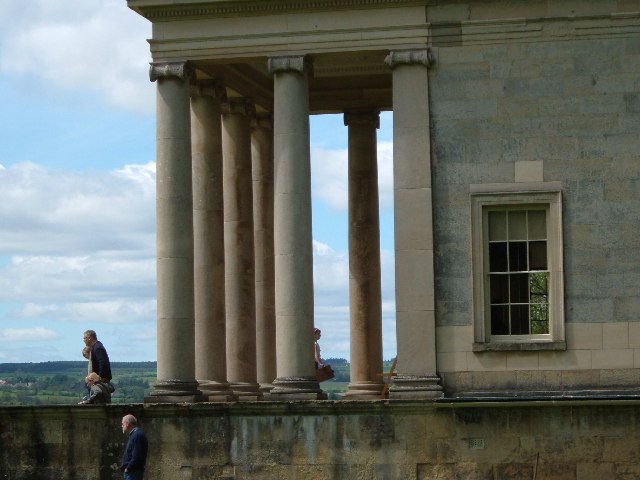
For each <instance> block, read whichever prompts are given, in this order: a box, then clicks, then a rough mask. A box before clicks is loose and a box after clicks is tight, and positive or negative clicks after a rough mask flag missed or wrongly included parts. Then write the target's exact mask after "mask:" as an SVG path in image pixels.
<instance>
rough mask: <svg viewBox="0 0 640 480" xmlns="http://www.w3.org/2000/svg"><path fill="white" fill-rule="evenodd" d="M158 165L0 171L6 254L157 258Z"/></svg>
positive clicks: (1, 247) (0, 239)
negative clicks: (108, 169) (109, 254)
mask: <svg viewBox="0 0 640 480" xmlns="http://www.w3.org/2000/svg"><path fill="white" fill-rule="evenodd" d="M153 172H154V166H153V164H149V165H143V166H141V165H139V166H127V167H125V168H123V169H121V170H118V171H115V172H83V173H79V172H69V171H60V170H51V169H45V168H43V167H40V166H38V165H35V164H32V163H20V164H15V165H12V166H10V167H8V168H5V169H3V170H0V186H1V188H0V225H2V226H1V227H0V231H1V232H2V235H0V255H2V254H5V255H7V254H12V255H21V254H27V255H30V256H39V255H49V256H55V255H65V256H67V255H75V256H77V255H84V254H87V253H89V252H96V251H101V252H104V254H105V255H106V254H107V252H110V251H118V252H119V255H121V256H122V255H126V254H127V252H129V254H136V255H140V254H144V255H147V256H153V255H154V252H153V246H154V232H155V213H154V209H155V193H154V192H155V178H154V177H155V175H154V174H153Z"/></svg>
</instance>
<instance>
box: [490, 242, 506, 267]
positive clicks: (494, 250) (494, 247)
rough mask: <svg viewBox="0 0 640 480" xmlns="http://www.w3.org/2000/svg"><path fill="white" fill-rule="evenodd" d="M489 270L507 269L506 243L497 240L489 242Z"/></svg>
mask: <svg viewBox="0 0 640 480" xmlns="http://www.w3.org/2000/svg"><path fill="white" fill-rule="evenodd" d="M489 271H490V272H506V271H507V243H506V242H497V243H490V244H489Z"/></svg>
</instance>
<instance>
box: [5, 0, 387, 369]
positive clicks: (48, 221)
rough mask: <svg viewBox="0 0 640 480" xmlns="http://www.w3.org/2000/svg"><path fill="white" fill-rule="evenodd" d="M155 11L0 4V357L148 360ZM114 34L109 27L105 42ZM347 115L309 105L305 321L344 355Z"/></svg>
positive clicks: (112, 1) (83, 0) (68, 2)
mask: <svg viewBox="0 0 640 480" xmlns="http://www.w3.org/2000/svg"><path fill="white" fill-rule="evenodd" d="M150 36H151V27H150V24H149V23H148V22H147V21H146V20H145V19H143V18H142V17H140V16H138V15H137V14H136V13H134V12H133V11H131V10H129V9H128V8H127V7H126V2H125V0H101V1H100V2H90V1H87V0H65V1H64V2H52V1H51V0H29V1H28V2H24V0H2V2H0V104H1V105H2V109H1V110H0V111H1V112H2V113H1V115H0V146H1V148H0V363H4V362H42V361H54V360H81V359H82V357H81V354H80V352H81V349H82V346H83V343H82V332H83V331H84V330H86V329H94V330H96V331H97V333H98V337H99V339H100V340H102V341H103V343H104V344H105V346H106V347H107V350H108V351H109V354H110V357H111V359H112V361H142V360H155V359H156V330H155V315H156V302H155V113H154V95H155V84H153V83H151V82H149V80H148V62H149V61H150V56H149V51H148V44H147V42H146V41H145V40H146V39H147V38H149V37H150ZM113 38H115V39H117V40H116V41H115V42H114V41H113V40H112V39H113ZM391 122H392V118H391V114H388V113H386V114H383V115H382V118H381V128H380V130H379V131H378V139H379V149H378V151H379V153H378V160H379V183H380V208H381V230H382V233H381V247H382V253H381V256H382V275H383V331H384V338H383V344H384V357H385V358H392V357H393V356H395V313H394V308H395V307H394V295H393V218H392V202H393V199H392V167H391V156H392V151H391V137H392V125H391ZM346 146H347V129H346V127H344V125H343V123H342V116H341V115H325V116H319V117H315V116H313V117H312V118H311V150H312V190H313V229H314V230H313V237H314V279H315V317H316V325H317V326H319V327H320V328H321V329H322V330H323V338H322V342H321V343H322V352H323V356H325V357H348V355H349V351H348V350H349V316H348V315H349V313H348V274H349V273H348V255H347V241H348V239H347V203H346V202H347V192H346V186H347V181H346V162H347V152H346Z"/></svg>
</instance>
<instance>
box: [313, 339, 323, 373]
mask: <svg viewBox="0 0 640 480" xmlns="http://www.w3.org/2000/svg"><path fill="white" fill-rule="evenodd" d="M313 353H314V354H315V357H316V363H317V364H318V367H319V368H322V367H324V365H323V364H322V359H321V358H320V345H318V343H317V342H316V343H314V344H313Z"/></svg>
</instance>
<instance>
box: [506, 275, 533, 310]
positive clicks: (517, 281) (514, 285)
mask: <svg viewBox="0 0 640 480" xmlns="http://www.w3.org/2000/svg"><path fill="white" fill-rule="evenodd" d="M509 286H510V290H511V298H510V300H511V303H529V275H528V274H526V273H515V274H513V275H509Z"/></svg>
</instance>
